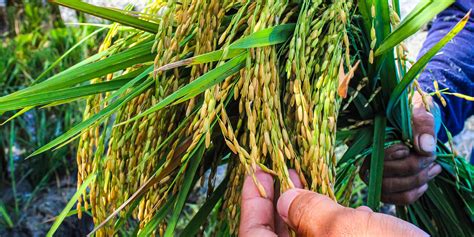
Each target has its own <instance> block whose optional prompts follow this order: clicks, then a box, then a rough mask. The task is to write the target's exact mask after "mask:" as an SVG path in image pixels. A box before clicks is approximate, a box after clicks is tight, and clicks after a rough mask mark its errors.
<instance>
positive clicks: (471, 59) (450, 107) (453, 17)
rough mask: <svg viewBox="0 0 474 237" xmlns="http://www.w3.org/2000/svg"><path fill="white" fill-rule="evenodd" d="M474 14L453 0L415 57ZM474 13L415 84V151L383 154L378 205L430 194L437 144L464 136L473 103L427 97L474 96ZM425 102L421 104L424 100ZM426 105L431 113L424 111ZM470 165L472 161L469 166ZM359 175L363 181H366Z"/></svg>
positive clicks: (471, 4)
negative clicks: (380, 194)
mask: <svg viewBox="0 0 474 237" xmlns="http://www.w3.org/2000/svg"><path fill="white" fill-rule="evenodd" d="M472 9H474V1H473V0H457V1H456V2H455V3H454V4H453V5H452V6H450V7H449V8H448V9H446V10H444V11H443V12H441V13H440V14H439V15H438V16H437V18H436V19H435V20H433V23H432V25H431V29H430V30H429V33H428V36H427V39H426V41H425V42H424V45H423V48H422V50H421V51H420V55H419V56H418V57H421V56H423V55H424V54H425V53H426V52H427V51H428V50H429V49H431V48H432V47H433V46H434V45H435V44H436V43H437V42H439V41H440V40H441V39H442V38H443V37H444V36H445V35H446V33H448V32H449V30H451V29H452V28H453V27H454V26H455V25H456V24H457V23H458V22H459V21H460V20H461V19H462V18H463V17H464V16H465V15H466V14H467V13H468V12H470V11H471V10H472ZM473 41H474V13H471V18H470V19H469V21H468V22H467V24H466V26H465V28H464V29H463V30H462V31H461V32H460V33H459V34H458V35H457V36H456V37H455V38H454V39H453V40H452V41H451V42H449V43H448V44H447V45H446V46H445V47H444V48H443V49H441V51H440V52H439V53H438V54H436V56H434V57H433V58H432V59H431V61H430V62H429V63H428V65H427V67H426V69H425V70H424V71H423V72H422V73H421V75H420V77H419V78H418V82H419V85H420V89H421V90H423V91H424V92H425V93H424V95H421V94H419V93H415V95H414V97H413V101H412V105H413V112H412V129H413V148H412V149H410V148H409V147H408V146H406V145H403V144H399V145H394V146H392V147H389V148H388V149H386V150H385V162H384V174H383V181H382V201H383V202H385V203H391V204H397V205H406V204H411V203H413V202H415V201H416V200H418V198H420V197H421V196H422V195H423V194H424V193H425V192H426V190H427V189H428V183H429V181H430V180H432V179H433V178H435V177H436V176H437V175H438V174H439V173H441V167H440V166H439V165H438V164H436V163H435V159H436V157H435V152H436V139H437V138H438V139H439V140H441V141H442V142H447V141H448V135H447V131H449V132H450V133H451V134H452V135H453V136H454V135H456V134H458V133H460V132H461V131H462V130H463V127H464V124H465V121H466V120H467V119H468V118H469V117H470V116H472V115H474V103H473V102H472V101H468V100H465V99H463V98H459V97H456V96H453V95H446V94H445V95H443V99H444V100H445V102H446V103H443V102H442V101H441V100H440V98H439V97H437V96H434V97H431V96H427V93H430V94H431V93H433V92H436V91H437V90H436V87H435V82H434V81H436V82H437V83H438V84H439V88H438V90H444V89H448V90H449V92H456V93H460V94H464V95H467V96H471V97H472V96H474V44H472V42H473ZM423 97H424V100H423ZM423 101H425V102H426V101H427V102H428V103H429V105H430V107H431V109H430V111H427V110H426V109H425V104H424V102H423ZM472 161H473V159H472V158H471V162H472ZM361 172H362V174H363V175H362V176H363V179H365V180H366V178H367V177H368V175H369V172H370V171H368V170H367V169H364V170H363V171H361Z"/></svg>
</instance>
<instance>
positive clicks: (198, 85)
mask: <svg viewBox="0 0 474 237" xmlns="http://www.w3.org/2000/svg"><path fill="white" fill-rule="evenodd" d="M245 56H246V54H245V53H244V54H241V55H239V56H237V57H235V58H233V59H231V60H229V61H228V62H226V63H224V64H222V65H221V66H219V67H217V68H215V69H213V70H211V71H209V72H208V73H206V74H204V75H202V76H200V77H199V78H198V79H196V80H194V81H192V82H191V83H189V84H187V85H186V86H184V87H182V88H181V89H179V90H177V91H175V92H174V93H173V94H171V95H169V96H168V97H166V98H164V99H163V100H162V101H160V102H158V104H156V105H154V106H152V107H151V108H149V109H147V110H145V111H144V112H142V113H140V114H139V115H137V116H135V117H133V118H132V119H130V120H128V121H125V122H124V123H122V124H125V123H129V122H132V121H135V120H137V119H139V118H142V117H144V116H147V115H149V114H152V113H154V112H156V111H158V110H160V109H162V108H164V107H166V106H168V105H170V104H172V103H173V102H175V101H177V100H179V99H181V98H183V97H193V96H195V95H198V94H200V93H202V92H204V91H205V90H206V89H208V88H210V87H212V86H213V85H216V84H218V83H220V82H222V81H223V80H224V79H226V78H227V77H229V76H231V75H233V74H234V73H236V72H238V71H239V70H240V69H242V68H243V67H244V65H245ZM118 125H121V124H118Z"/></svg>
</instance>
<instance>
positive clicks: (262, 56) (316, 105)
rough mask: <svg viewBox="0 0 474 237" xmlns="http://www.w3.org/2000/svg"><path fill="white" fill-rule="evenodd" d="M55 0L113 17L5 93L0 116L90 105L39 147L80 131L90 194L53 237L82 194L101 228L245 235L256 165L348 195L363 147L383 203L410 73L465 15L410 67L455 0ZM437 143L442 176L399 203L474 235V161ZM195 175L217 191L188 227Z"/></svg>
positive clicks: (441, 226) (103, 231)
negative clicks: (54, 70)
mask: <svg viewBox="0 0 474 237" xmlns="http://www.w3.org/2000/svg"><path fill="white" fill-rule="evenodd" d="M51 2H53V3H55V4H59V5H62V6H66V7H69V8H73V9H76V10H78V11H81V12H84V13H87V14H92V15H95V16H98V17H101V18H104V19H107V20H110V21H112V22H113V23H112V25H110V28H109V33H108V35H107V37H106V38H105V40H104V41H103V42H102V44H101V46H100V49H99V52H98V53H97V54H96V55H94V56H92V57H90V58H88V59H86V60H85V61H83V62H81V63H79V64H77V65H76V66H73V67H71V68H69V69H67V70H65V71H63V72H60V73H58V74H56V75H54V76H52V77H50V78H48V79H47V80H44V81H42V82H40V83H37V84H35V85H32V86H30V87H28V88H25V89H22V90H19V91H17V92H14V93H11V94H10V95H7V96H4V97H1V98H0V112H1V111H11V110H17V109H25V108H27V109H29V108H33V107H37V106H44V105H56V104H60V103H61V104H62V103H69V102H71V101H76V100H85V101H86V105H87V106H86V108H85V109H84V111H83V121H82V122H80V123H78V124H77V125H75V126H74V127H73V128H71V129H70V130H69V131H67V132H65V133H63V134H62V135H60V136H58V137H57V138H55V139H54V140H52V141H51V142H50V143H48V144H47V145H45V146H43V147H41V148H39V149H38V150H37V151H36V152H34V153H33V154H32V155H31V156H32V157H34V156H36V155H38V154H41V153H43V152H45V151H48V150H51V149H56V148H58V147H62V146H65V145H68V144H69V143H71V142H75V141H77V140H78V152H77V156H76V158H77V164H78V192H77V193H76V195H75V196H74V197H73V198H72V199H71V201H70V203H69V204H68V205H67V207H66V208H65V210H64V211H63V212H62V213H61V214H60V215H59V216H58V218H57V221H56V222H55V224H54V225H53V227H52V229H51V231H50V234H52V233H54V231H55V229H56V228H57V227H58V226H59V224H60V222H61V220H62V219H64V218H65V216H66V215H67V214H68V212H69V211H70V210H71V208H72V207H73V205H74V203H76V202H77V211H78V216H79V218H80V217H81V216H82V215H83V213H82V212H83V211H84V210H87V211H89V212H90V213H92V217H93V219H94V223H95V229H94V230H93V231H92V233H91V234H95V235H96V236H111V235H114V234H118V233H122V234H124V233H128V234H133V235H138V236H148V235H150V234H153V235H159V236H174V235H178V234H180V235H182V236H192V235H195V234H197V233H199V232H200V231H202V229H201V228H203V229H206V233H213V234H215V235H218V236H221V235H235V234H237V231H238V228H237V227H238V223H239V211H240V206H239V205H240V196H241V192H240V189H241V186H242V181H243V179H244V176H245V175H251V176H253V175H254V172H255V170H256V169H262V170H263V171H265V172H268V173H270V174H272V175H274V177H275V178H276V179H277V180H278V184H279V188H280V190H279V191H280V192H283V191H285V190H287V189H289V188H292V187H293V186H294V185H293V183H292V181H291V180H290V178H289V172H288V170H289V169H295V170H296V171H297V173H298V175H299V177H300V179H301V181H302V183H303V185H304V187H305V188H307V189H310V190H313V191H317V192H319V193H322V194H326V195H328V196H329V197H331V198H333V199H334V200H337V201H338V202H340V203H343V204H348V202H349V200H350V198H351V196H352V193H353V192H352V187H353V185H352V184H353V182H354V179H355V177H356V175H357V173H358V170H359V169H360V166H361V164H362V162H363V161H364V160H365V159H366V158H367V157H371V161H370V170H371V173H370V179H369V191H368V205H369V206H370V207H371V208H373V209H378V207H379V205H380V190H381V179H382V168H383V151H384V148H385V147H388V146H390V145H393V144H396V143H406V144H410V139H411V128H410V126H411V125H410V111H411V110H410V105H409V98H410V96H411V95H412V93H413V92H414V91H416V90H417V88H416V83H415V84H412V82H413V81H414V80H415V79H416V76H417V74H419V73H420V71H421V70H422V69H423V67H424V65H426V63H427V62H428V61H429V59H430V58H431V57H433V56H434V55H435V54H436V52H437V51H438V50H439V49H440V48H442V47H443V46H444V45H445V44H446V43H447V42H449V41H450V40H451V39H452V38H453V37H454V36H455V35H456V34H457V33H458V32H459V31H461V30H462V29H463V27H464V25H465V24H466V21H467V20H468V16H466V17H465V18H464V19H463V20H462V21H461V22H459V24H458V25H457V26H456V27H455V28H453V29H452V30H451V32H449V33H448V34H447V35H446V37H445V38H444V39H443V40H441V41H440V42H439V43H438V45H436V47H434V48H433V49H432V50H431V51H430V52H428V53H427V54H426V56H424V57H423V58H421V59H420V60H419V61H418V62H417V63H416V64H414V65H413V66H412V67H411V69H409V68H408V61H407V59H406V51H405V47H403V43H402V42H403V40H404V39H406V38H407V37H409V36H410V35H411V34H413V33H415V32H416V31H417V30H419V29H420V28H421V27H422V25H423V24H425V23H427V22H428V21H429V20H430V19H431V18H433V17H434V16H435V15H436V14H437V13H439V12H441V11H442V10H443V9H445V8H446V7H448V6H449V5H450V4H452V3H453V2H454V1H453V0H443V1H433V0H424V1H422V2H421V3H420V4H419V5H418V6H417V7H416V8H415V10H414V11H413V12H412V13H411V14H409V15H408V16H407V18H406V19H404V20H403V21H401V22H400V19H399V17H398V15H399V12H398V9H399V6H398V1H396V0H394V1H386V0H362V1H352V0H304V1H274V0H267V1H263V0H257V1H248V0H205V1H204V0H183V1H174V0H166V1H165V0H163V1H159V0H156V1H153V2H152V3H150V4H149V5H148V6H147V7H146V9H145V10H144V11H143V12H133V11H127V10H117V9H109V8H102V7H99V6H93V5H90V4H87V3H84V2H80V1H76V0H53V1H51ZM118 29H126V31H127V34H122V35H119V34H117V32H118ZM342 144H345V145H347V146H348V147H349V148H348V150H347V151H346V152H345V153H344V155H343V156H342V158H340V159H337V158H336V156H335V147H336V146H339V145H342ZM437 153H438V154H437V155H438V160H437V162H438V163H440V164H441V165H442V166H443V168H444V171H443V173H442V174H441V175H440V176H439V177H437V178H436V180H434V181H433V182H432V183H431V185H430V188H429V190H428V192H427V194H426V195H424V196H423V197H422V198H421V199H420V200H419V201H417V202H416V203H415V204H413V205H409V206H405V207H399V208H398V214H399V215H400V217H402V218H404V219H407V220H409V221H411V222H412V223H414V224H416V225H418V226H420V227H421V228H423V229H424V230H426V231H427V232H429V233H431V234H432V235H436V236H471V235H472V233H473V225H472V220H473V216H474V215H473V212H472V204H473V196H472V186H471V185H472V175H471V173H470V172H471V166H470V165H469V164H467V163H466V162H465V161H464V160H463V159H462V158H461V157H458V156H457V155H455V154H452V153H451V152H450V150H449V149H448V148H447V147H445V146H444V145H443V144H442V143H438V149H437ZM224 164H226V165H227V173H226V177H225V179H224V181H222V182H221V183H220V184H216V183H215V182H214V177H215V172H216V169H217V167H218V166H221V165H224ZM206 171H208V172H209V173H210V174H209V175H207V176H205V175H204V174H205V173H206ZM206 177H207V179H206ZM253 177H254V176H253ZM253 179H254V181H255V183H256V185H257V187H259V191H260V194H261V195H262V196H265V195H266V193H265V190H264V189H263V188H262V186H261V185H260V184H259V183H258V181H257V179H256V178H255V177H254V178H253ZM199 182H201V183H204V182H207V183H208V186H209V188H210V190H209V195H208V197H207V199H206V201H205V203H204V204H203V205H202V207H201V208H200V209H199V211H198V212H197V213H196V214H195V216H194V217H193V218H192V219H191V220H190V221H189V222H188V223H187V224H186V225H185V227H183V228H180V229H177V223H178V221H179V219H180V217H181V216H182V213H183V212H184V207H185V204H186V202H187V199H188V196H189V195H190V193H191V191H192V188H193V187H194V186H195V185H196V184H197V183H199ZM216 185H217V187H214V186H216ZM207 216H212V217H211V218H210V219H213V220H214V222H213V223H207V221H206V217H207ZM205 226H207V228H204V227H205ZM210 228H211V229H210Z"/></svg>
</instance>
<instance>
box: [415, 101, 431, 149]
mask: <svg viewBox="0 0 474 237" xmlns="http://www.w3.org/2000/svg"><path fill="white" fill-rule="evenodd" d="M412 123H413V143H414V145H415V150H416V151H418V152H420V153H421V154H423V155H432V154H433V153H434V152H435V151H436V138H435V137H436V136H435V131H434V130H435V129H434V126H435V123H434V117H433V115H432V114H431V113H430V112H428V111H426V109H425V106H424V103H423V100H422V97H421V95H420V94H418V93H415V95H414V97H413V113H412Z"/></svg>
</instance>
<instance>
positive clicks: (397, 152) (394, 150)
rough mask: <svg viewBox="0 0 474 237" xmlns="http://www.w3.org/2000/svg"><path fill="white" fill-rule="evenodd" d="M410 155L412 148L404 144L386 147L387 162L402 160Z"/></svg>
mask: <svg viewBox="0 0 474 237" xmlns="http://www.w3.org/2000/svg"><path fill="white" fill-rule="evenodd" d="M408 155H410V149H409V148H408V147H407V146H406V145H403V144H396V145H393V146H391V147H389V148H387V149H385V162H387V161H393V160H401V159H404V158H406V157H407V156H408Z"/></svg>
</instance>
